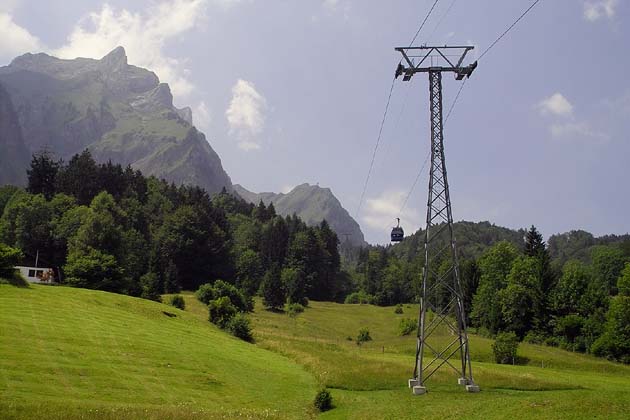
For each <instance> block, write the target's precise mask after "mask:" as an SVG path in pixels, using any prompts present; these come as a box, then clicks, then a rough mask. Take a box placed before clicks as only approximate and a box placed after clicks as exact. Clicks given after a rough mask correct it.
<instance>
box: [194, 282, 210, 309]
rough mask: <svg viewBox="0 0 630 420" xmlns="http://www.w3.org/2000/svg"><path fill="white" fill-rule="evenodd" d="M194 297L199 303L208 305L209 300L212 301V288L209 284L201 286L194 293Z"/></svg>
mask: <svg viewBox="0 0 630 420" xmlns="http://www.w3.org/2000/svg"><path fill="white" fill-rule="evenodd" d="M195 296H196V297H197V300H198V301H199V302H201V303H204V304H206V305H208V304H209V303H210V301H211V300H214V288H213V287H212V285H211V284H210V283H206V284H202V285H201V286H199V289H197V291H196V292H195Z"/></svg>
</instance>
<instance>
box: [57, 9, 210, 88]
mask: <svg viewBox="0 0 630 420" xmlns="http://www.w3.org/2000/svg"><path fill="white" fill-rule="evenodd" d="M207 3H208V2H207V0H170V1H164V2H161V3H158V4H156V5H155V6H153V7H151V8H149V9H147V11H146V12H145V13H134V12H131V11H129V10H127V9H124V8H123V9H116V8H114V7H113V6H110V5H109V4H107V3H106V4H105V5H103V7H102V8H101V9H100V10H99V11H96V12H92V13H90V14H88V15H87V16H85V17H84V18H83V19H81V20H80V21H79V22H78V23H77V25H76V26H75V27H74V28H73V29H72V31H71V33H70V35H69V36H68V38H67V43H66V44H65V45H64V46H62V47H61V48H58V49H56V50H53V51H52V53H53V54H54V55H56V56H59V57H61V58H75V57H90V58H101V57H103V56H104V55H106V54H107V53H108V52H110V51H111V50H112V49H114V48H115V47H117V46H119V45H122V46H124V47H125V50H126V52H127V56H128V59H129V62H130V63H131V64H134V65H137V66H140V67H145V68H148V69H150V70H152V71H154V72H155V73H156V74H157V75H158V76H159V77H160V80H161V81H163V82H166V83H168V84H169V85H170V87H171V90H172V92H173V94H174V95H175V97H183V96H186V95H188V94H190V93H191V91H192V90H193V84H192V82H191V81H190V80H189V78H188V73H189V71H188V69H187V68H186V60H185V59H182V58H175V57H171V56H168V55H167V54H166V53H165V51H164V48H165V46H166V44H167V43H168V42H169V41H171V40H173V39H176V38H177V37H179V36H180V35H182V34H183V33H185V32H187V31H190V30H191V29H193V28H195V27H196V26H197V25H198V24H199V23H200V22H201V21H202V19H203V17H204V14H205V8H206V6H207Z"/></svg>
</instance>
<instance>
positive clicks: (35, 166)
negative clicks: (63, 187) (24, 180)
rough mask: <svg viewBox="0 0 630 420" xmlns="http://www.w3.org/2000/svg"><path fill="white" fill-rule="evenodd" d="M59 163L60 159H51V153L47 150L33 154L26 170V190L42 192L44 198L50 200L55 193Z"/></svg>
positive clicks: (34, 192) (33, 192)
mask: <svg viewBox="0 0 630 420" xmlns="http://www.w3.org/2000/svg"><path fill="white" fill-rule="evenodd" d="M61 163H62V162H61V161H60V160H59V161H55V160H53V157H52V154H51V153H49V152H48V151H43V152H40V153H36V154H34V155H33V158H32V159H31V167H30V169H27V171H26V174H27V175H28V188H27V189H28V192H30V193H31V194H44V197H46V200H50V199H51V198H52V196H53V195H55V180H56V178H57V173H58V172H59V168H60V167H61Z"/></svg>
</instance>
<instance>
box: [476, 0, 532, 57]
mask: <svg viewBox="0 0 630 420" xmlns="http://www.w3.org/2000/svg"><path fill="white" fill-rule="evenodd" d="M538 3H540V0H536V1H534V2H533V3H532V4H531V6H529V7H528V8H527V10H525V11H524V12H523V14H522V15H520V16H519V18H518V19H516V20H515V21H514V23H513V24H512V25H510V27H509V28H507V29H506V30H505V32H503V33H502V34H501V35H500V36H499V37H498V38H497V39H496V40H495V41H494V42H493V43H492V44H491V45H490V46H489V47H488V48H486V50H485V51H484V52H483V53H481V55H480V56H479V60H481V59H482V58H483V56H484V55H486V54H488V52H489V51H490V50H491V49H492V48H493V47H494V46H495V45H497V43H498V42H499V41H501V39H503V37H504V36H505V35H507V34H508V32H510V31H511V30H512V28H514V27H515V26H516V25H517V24H518V23H519V22H520V21H521V20H522V19H523V18H524V17H525V15H527V14H528V13H529V12H530V11H531V10H532V9H533V8H534V7H535V6H536V5H537V4H538Z"/></svg>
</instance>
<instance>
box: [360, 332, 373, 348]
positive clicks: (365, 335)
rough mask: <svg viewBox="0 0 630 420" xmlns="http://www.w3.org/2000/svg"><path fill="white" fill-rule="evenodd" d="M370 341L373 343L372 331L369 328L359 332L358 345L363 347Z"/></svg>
mask: <svg viewBox="0 0 630 420" xmlns="http://www.w3.org/2000/svg"><path fill="white" fill-rule="evenodd" d="M368 341H372V337H371V336H370V330H368V329H367V328H361V329H360V330H359V335H358V336H357V345H359V346H360V345H361V344H363V343H366V342H368Z"/></svg>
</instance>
